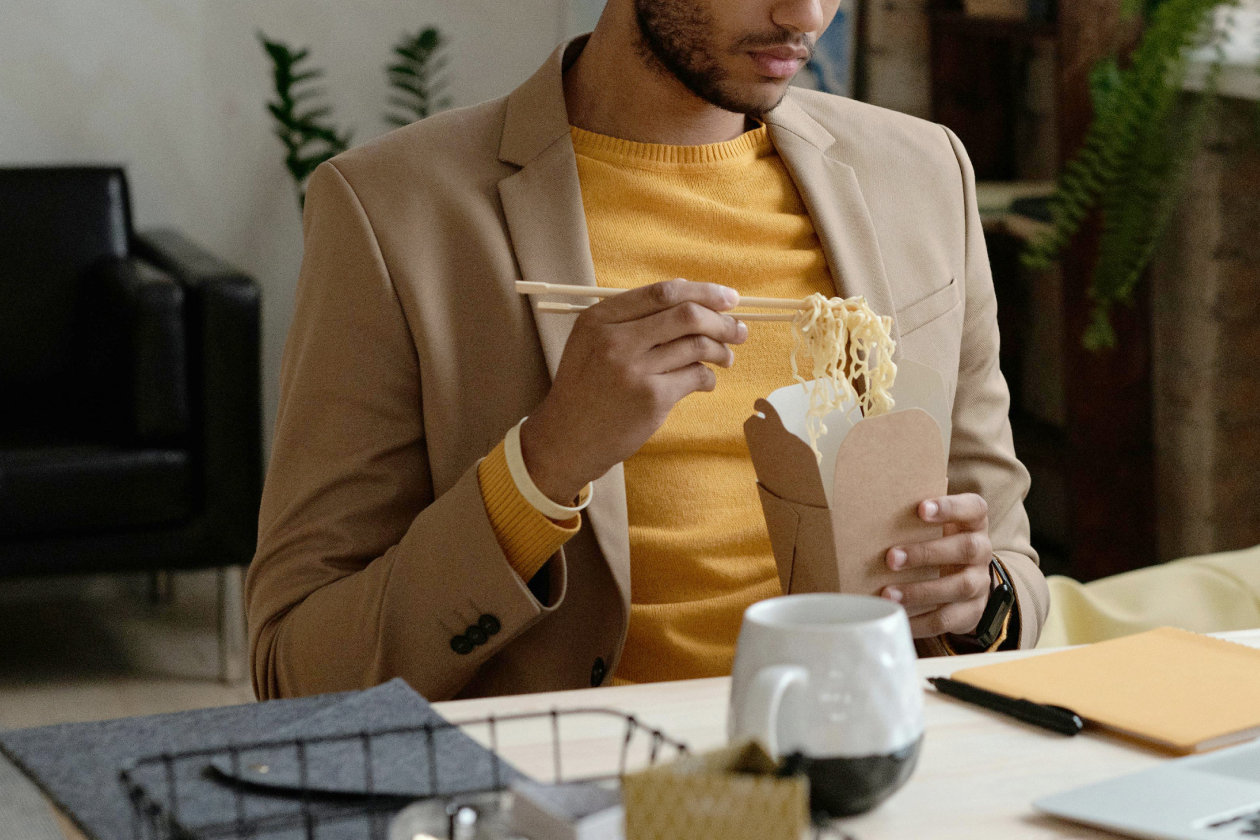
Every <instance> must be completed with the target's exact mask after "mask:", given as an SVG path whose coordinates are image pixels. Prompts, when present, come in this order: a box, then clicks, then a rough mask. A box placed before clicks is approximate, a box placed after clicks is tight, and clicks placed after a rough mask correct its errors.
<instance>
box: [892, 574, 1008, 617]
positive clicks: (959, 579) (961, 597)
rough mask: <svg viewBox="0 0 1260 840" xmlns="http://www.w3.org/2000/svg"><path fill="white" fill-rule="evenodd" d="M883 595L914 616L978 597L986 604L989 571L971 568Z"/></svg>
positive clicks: (898, 586)
mask: <svg viewBox="0 0 1260 840" xmlns="http://www.w3.org/2000/svg"><path fill="white" fill-rule="evenodd" d="M883 595H884V597H886V598H891V599H892V600H894V601H897V602H898V603H899V604H901V605H902V606H903V607H905V608H906V612H907V613H908V614H909V615H910V616H911V617H913V616H916V615H918V614H920V613H923V612H927V611H928V610H929V609H932V608H935V607H939V606H941V605H942V604H953V603H956V602H960V601H972V600H975V599H978V598H979V599H984V600H983V601H981V604H983V603H984V601H987V600H988V596H989V570H988V568H986V567H982V566H968V567H966V568H965V569H963V570H962V571H960V572H958V573H956V574H952V575H943V576H941V577H939V578H937V579H936V580H925V581H922V582H919V583H904V584H902V583H896V584H893V585H891V586H886V587H884V592H883Z"/></svg>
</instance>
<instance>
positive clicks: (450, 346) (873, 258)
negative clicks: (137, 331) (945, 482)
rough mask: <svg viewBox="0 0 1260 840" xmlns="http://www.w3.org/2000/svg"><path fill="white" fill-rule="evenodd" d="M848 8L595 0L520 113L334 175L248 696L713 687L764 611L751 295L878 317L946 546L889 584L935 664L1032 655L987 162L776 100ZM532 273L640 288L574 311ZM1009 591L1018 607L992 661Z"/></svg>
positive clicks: (914, 557)
mask: <svg viewBox="0 0 1260 840" xmlns="http://www.w3.org/2000/svg"><path fill="white" fill-rule="evenodd" d="M836 7H837V2H836V0H609V2H608V4H607V7H606V9H605V12H604V14H603V16H602V17H601V19H600V21H599V24H598V26H597V27H596V29H595V32H594V33H593V34H592V35H591V36H590V37H589V39H578V40H576V41H574V42H572V43H570V44H568V45H566V47H563V48H561V49H560V50H558V51H557V52H556V54H554V55H553V56H552V58H551V59H550V60H549V61H548V62H547V63H546V64H545V65H544V66H543V67H542V68H541V69H540V70H539V71H538V72H537V73H536V74H535V75H534V76H533V78H531V79H530V80H529V81H527V82H526V83H525V84H523V85H522V86H521V87H520V88H518V89H517V90H516V91H514V92H513V93H512V94H511V95H510V96H508V97H506V98H505V99H502V100H498V101H494V102H489V103H485V104H483V105H478V106H475V107H472V108H467V109H462V110H459V111H453V112H448V113H444V114H441V115H438V116H437V117H434V118H430V119H428V120H425V121H423V122H421V123H417V124H415V125H412V126H409V127H407V128H404V129H401V130H399V131H396V132H392V133H390V134H388V135H385V136H384V137H382V138H379V139H377V140H375V141H373V142H370V143H368V144H365V145H364V146H361V147H359V148H356V149H354V150H352V151H350V152H347V153H345V154H343V155H340V156H338V157H337V158H335V159H334V160H333V161H331V162H329V163H327V164H325V165H323V166H321V167H320V168H319V170H318V171H317V172H316V173H315V175H314V176H313V177H312V179H311V183H310V186H309V191H308V193H307V202H306V213H305V217H304V228H305V241H306V253H305V258H304V261H303V267H302V275H301V281H300V285H299V290H298V296H297V306H296V313H295V318H294V323H293V327H292V330H291V332H290V335H289V339H288V345H287V347H286V351H285V359H284V364H283V368H282V372H281V380H282V389H281V402H280V411H279V417H278V420H277V426H276V435H275V440H274V446H273V453H272V461H271V465H270V471H269V475H268V479H267V485H266V491H265V494H264V500H263V506H262V511H261V519H260V533H259V547H258V554H257V556H256V557H255V560H254V563H253V565H252V567H251V569H250V574H249V579H248V593H247V595H248V608H249V619H250V628H251V644H252V650H253V662H254V670H253V673H254V684H255V690H256V692H257V694H258V695H259V697H262V698H268V697H276V696H283V695H293V694H306V693H312V692H318V691H329V690H338V689H348V688H357V687H362V686H366V685H371V684H374V683H377V682H380V681H382V680H385V679H389V678H391V677H394V676H403V677H405V678H406V679H407V680H408V681H409V682H410V683H411V684H412V685H413V686H414V687H415V688H416V689H417V690H419V691H420V692H421V693H422V694H424V695H425V696H427V697H429V698H431V699H442V698H447V697H452V696H476V695H487V694H503V693H519V692H525V691H535V690H545V689H562V688H576V687H581V686H586V685H599V684H603V683H607V682H610V681H627V682H639V681H651V680H659V679H673V678H684V677H698V676H709V675H714V674H721V673H729V669H730V662H731V657H732V655H733V649H734V642H735V635H736V633H737V631H738V627H739V619H740V615H741V614H742V611H743V609H744V608H746V607H747V606H748V605H749V604H751V603H753V602H754V601H756V600H759V599H762V598H765V597H769V596H772V595H776V594H779V591H780V590H779V583H778V578H777V575H776V572H775V565H774V560H773V557H772V554H771V551H770V545H769V541H768V537H767V535H766V531H765V524H764V519H763V517H762V514H761V510H760V506H759V503H758V497H757V493H756V489H755V475H754V473H753V470H752V467H751V464H750V462H749V459H748V454H747V449H746V447H745V444H744V441H743V436H742V429H741V424H742V422H743V420H744V419H745V418H746V417H747V416H748V414H749V413H750V412H751V410H752V405H753V401H754V399H755V398H756V397H757V396H763V395H764V394H766V393H768V392H769V391H771V390H773V389H774V388H777V387H779V386H781V385H784V384H788V383H789V381H790V377H789V375H788V373H787V359H788V354H790V352H791V337H790V331H789V330H788V329H787V327H786V326H783V325H779V326H774V325H764V324H763V325H758V326H756V327H754V328H753V330H752V331H751V332H750V330H749V328H748V327H747V326H745V325H744V324H742V323H740V322H739V321H737V320H736V319H734V318H732V317H731V316H730V315H728V314H726V313H727V311H728V310H730V309H732V308H733V307H734V306H735V305H736V304H737V302H738V297H739V294H740V293H743V294H751V295H772V296H778V297H802V296H804V295H806V294H809V293H812V292H815V291H821V292H824V293H825V294H827V295H828V296H830V295H834V294H841V295H844V296H850V295H856V294H862V295H865V297H866V299H867V300H868V301H869V302H870V304H871V305H872V307H873V308H874V309H875V310H876V311H878V312H880V313H881V314H886V315H891V316H893V317H894V318H895V324H896V326H895V329H894V337H895V338H896V339H897V340H898V346H899V349H898V353H899V354H900V357H902V358H906V359H914V360H917V361H920V362H923V363H926V364H928V365H930V366H932V367H933V368H935V369H936V370H938V371H939V372H940V373H941V375H942V378H943V379H944V381H945V383H946V390H947V392H948V397H949V398H950V399H951V400H952V401H953V435H952V440H951V453H950V462H949V477H950V493H951V495H949V496H946V497H944V498H940V499H926V500H924V502H923V504H922V505H920V508H919V514H920V516H922V517H923V518H924V519H925V520H927V521H929V522H933V523H939V524H940V525H941V526H942V527H943V531H944V536H943V537H942V538H940V539H935V540H931V541H928V542H925V543H922V544H918V545H906V546H891V547H890V548H889V552H888V563H889V565H890V567H892V568H894V569H897V568H903V567H910V566H923V565H928V566H935V567H938V568H939V569H940V571H941V575H940V577H939V579H937V580H934V581H931V582H926V583H919V584H913V585H905V586H901V587H890V588H889V589H888V590H886V591H885V592H884V593H883V594H884V595H885V597H889V598H892V599H894V600H898V601H900V602H901V603H902V604H903V605H904V606H905V607H906V609H907V611H908V613H909V615H910V616H911V626H912V629H913V631H914V633H915V635H916V636H917V637H920V638H922V639H923V640H925V646H924V648H925V649H932V650H936V651H944V650H946V649H954V650H957V649H960V648H966V649H972V648H977V647H985V646H990V647H991V646H997V645H1000V644H1006V645H1007V646H1015V645H1016V644H1019V645H1025V646H1028V645H1031V644H1033V643H1034V642H1035V640H1036V638H1037V634H1038V631H1039V628H1040V626H1041V624H1042V622H1043V621H1044V618H1045V611H1046V600H1047V599H1046V588H1045V587H1046V585H1045V580H1044V578H1043V577H1042V576H1041V574H1040V572H1039V570H1038V568H1037V565H1036V558H1035V554H1034V553H1033V551H1032V549H1031V547H1030V546H1029V544H1028V523H1027V517H1026V515H1025V513H1024V510H1023V504H1022V500H1023V496H1024V494H1025V492H1026V490H1027V486H1028V479H1027V473H1026V471H1025V470H1024V469H1023V467H1022V466H1021V465H1020V464H1019V462H1018V461H1017V460H1016V459H1015V455H1014V452H1013V449H1012V445H1011V438H1010V429H1009V425H1008V422H1007V418H1006V414H1007V407H1008V393H1007V390H1006V385H1005V383H1004V381H1003V379H1002V376H1001V374H1000V372H999V370H998V365H997V357H998V353H997V351H998V335H997V326H996V319H995V302H994V296H993V288H992V281H991V278H990V275H989V267H988V261H987V256H986V253H985V248H984V240H983V237H982V233H981V230H980V224H979V217H978V215H977V211H976V205H975V195H974V183H973V175H972V171H971V167H970V164H969V162H968V160H967V157H966V155H965V153H964V151H963V149H962V147H961V146H960V144H959V143H958V140H957V138H956V137H954V135H953V134H951V133H950V132H949V131H948V130H946V129H944V128H942V127H941V126H938V125H934V124H931V123H928V122H924V121H921V120H917V119H914V118H911V117H907V116H904V115H901V114H897V113H894V112H890V111H885V110H882V109H879V108H875V107H872V106H868V105H863V104H861V103H857V102H852V101H848V100H843V99H839V98H836V97H831V96H826V95H822V94H817V93H812V92H804V91H796V90H793V91H792V92H790V93H789V92H788V82H789V80H790V79H791V77H792V76H793V74H795V73H796V72H797V71H798V70H799V69H800V68H801V66H802V65H803V63H804V61H805V59H806V57H807V56H808V55H809V53H810V50H811V49H812V47H813V45H814V43H815V41H816V40H817V38H818V36H819V35H820V34H821V33H822V32H823V31H824V29H825V28H826V26H827V25H828V23H830V21H831V19H832V17H833V16H834V15H835V12H836ZM522 278H523V279H525V280H534V281H550V282H559V283H569V284H583V285H589V286H595V285H601V286H614V287H619V288H623V289H627V290H628V291H626V292H625V293H624V294H622V295H619V296H616V297H613V298H610V299H607V300H604V301H602V302H600V303H598V304H597V305H594V306H592V307H591V308H590V309H589V310H587V311H586V312H584V313H582V314H581V315H579V316H578V317H576V319H575V318H574V317H573V316H571V315H558V314H547V313H543V312H538V311H537V310H536V309H532V310H531V303H530V301H529V300H528V299H526V298H523V297H521V296H519V295H518V294H517V293H516V291H515V289H514V282H515V281H516V280H518V279H522ZM671 278H685V279H671ZM534 306H536V302H535V303H534ZM522 418H526V419H524V421H522ZM587 502H589V507H586V508H585V510H582V508H583V506H584V505H585V504H586V503H587ZM994 558H996V559H994ZM999 571H1000V572H1001V573H1003V574H1005V575H1007V576H1009V578H1010V579H1011V580H1012V582H1013V584H1014V588H1015V592H1016V596H1017V598H1016V603H1015V608H1014V610H1013V611H1012V613H1011V618H1010V619H1009V621H1008V623H1006V624H1004V625H1003V626H1002V627H1001V628H1000V629H1001V631H1002V632H1001V633H1000V634H999V635H998V637H997V638H996V639H993V638H987V637H986V638H984V639H982V640H977V639H976V637H975V634H976V633H977V623H978V621H979V619H980V618H981V614H982V612H984V610H985V608H986V605H987V604H989V602H990V600H991V580H994V579H995V578H994V577H993V575H994V573H995V572H999ZM981 641H983V642H984V644H981V643H980V642H981Z"/></svg>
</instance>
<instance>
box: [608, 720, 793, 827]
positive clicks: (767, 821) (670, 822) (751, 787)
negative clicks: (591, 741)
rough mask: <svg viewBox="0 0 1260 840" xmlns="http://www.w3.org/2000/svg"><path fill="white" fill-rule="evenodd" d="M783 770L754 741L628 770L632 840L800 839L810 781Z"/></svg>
mask: <svg viewBox="0 0 1260 840" xmlns="http://www.w3.org/2000/svg"><path fill="white" fill-rule="evenodd" d="M775 769H776V765H775V763H774V761H773V760H771V759H770V757H769V756H767V755H766V753H765V752H764V751H763V750H762V749H761V747H759V746H757V745H756V744H755V743H748V744H743V745H739V746H735V747H728V748H726V749H722V750H716V751H714V752H711V753H707V754H705V755H700V756H690V757H687V758H682V759H679V760H678V761H675V762H673V763H672V764H667V765H665V766H663V767H655V768H652V769H650V770H644V771H642V772H640V773H634V774H631V775H629V776H626V777H625V778H624V779H622V782H621V799H622V802H623V804H624V805H625V809H626V840H675V839H676V838H679V837H721V838H722V839H723V840H800V838H801V837H802V836H803V835H804V833H805V830H806V829H807V828H808V827H809V782H808V780H807V779H806V778H805V777H804V776H784V777H779V776H775V775H774V773H775Z"/></svg>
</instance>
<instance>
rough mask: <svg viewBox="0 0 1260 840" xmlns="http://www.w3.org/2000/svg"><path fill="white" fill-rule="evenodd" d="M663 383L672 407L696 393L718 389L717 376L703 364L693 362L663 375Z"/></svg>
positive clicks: (661, 376)
mask: <svg viewBox="0 0 1260 840" xmlns="http://www.w3.org/2000/svg"><path fill="white" fill-rule="evenodd" d="M658 379H659V380H660V382H661V385H662V388H663V389H664V394H665V395H666V400H667V401H668V403H669V405H670V406H673V405H676V404H677V403H678V401H679V400H681V399H682V398H683V397H685V396H687V395H688V394H690V393H693V392H695V391H712V390H713V389H714V388H716V387H717V374H716V373H714V372H713V370H712V369H711V368H710V367H709V366H708V365H706V364H704V363H702V362H693V363H692V364H689V365H687V366H686V367H682V368H679V369H678V370H673V371H670V372H669V373H662V374H660V375H659V377H658Z"/></svg>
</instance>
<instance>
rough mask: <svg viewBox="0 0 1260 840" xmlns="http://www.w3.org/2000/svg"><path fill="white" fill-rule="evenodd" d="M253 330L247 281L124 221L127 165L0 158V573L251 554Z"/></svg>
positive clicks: (256, 387)
mask: <svg viewBox="0 0 1260 840" xmlns="http://www.w3.org/2000/svg"><path fill="white" fill-rule="evenodd" d="M259 333H260V321H259V289H258V285H257V283H255V282H254V281H253V280H251V279H250V278H249V277H247V276H245V275H243V274H241V273H240V272H238V271H235V270H233V269H232V268H230V267H229V266H227V265H225V264H224V263H222V262H220V261H219V260H217V259H216V258H214V257H213V256H211V255H209V254H207V253H206V252H205V251H203V250H201V249H200V248H198V247H197V246H195V245H193V244H192V243H191V242H189V241H188V240H187V239H185V238H183V237H182V236H180V235H179V234H178V233H175V232H173V231H169V230H161V231H154V232H151V233H145V234H136V233H135V232H134V231H133V230H132V224H131V210H130V206H129V200H128V191H127V182H126V178H125V175H124V173H123V171H122V170H121V169H117V168H100V167H60V168H10V169H0V395H3V396H0V402H2V403H3V404H4V405H5V406H6V407H5V409H4V410H3V411H0V575H6V576H8V575H35V574H39V575H43V574H52V573H66V572H113V571H138V570H148V571H152V570H174V569H188V568H202V567H220V568H222V567H226V566H231V565H237V564H246V563H248V562H249V560H250V557H251V556H252V554H253V551H254V544H255V541H256V527H257V516H258V504H259V499H260V496H261V487H262V447H261V410H260V383H259V379H260V375H259V355H260V343H259ZM220 588H221V590H222V581H221V587H220ZM221 612H222V611H221ZM221 620H222V617H221Z"/></svg>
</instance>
